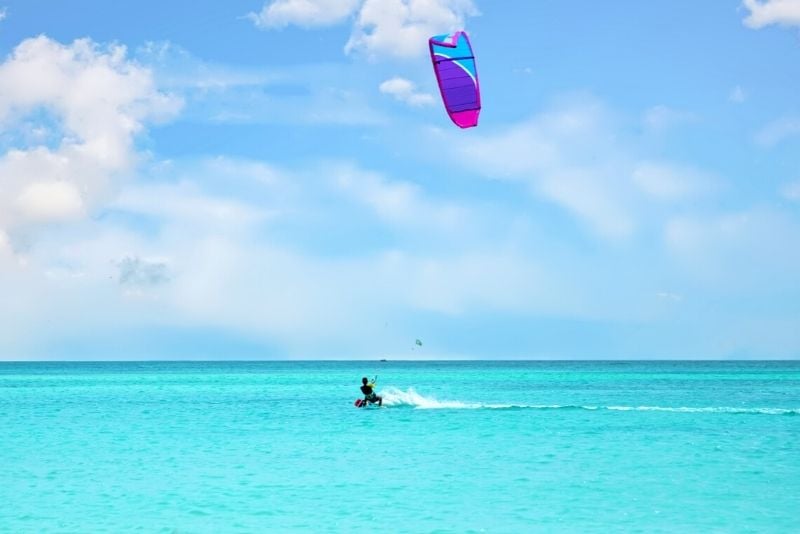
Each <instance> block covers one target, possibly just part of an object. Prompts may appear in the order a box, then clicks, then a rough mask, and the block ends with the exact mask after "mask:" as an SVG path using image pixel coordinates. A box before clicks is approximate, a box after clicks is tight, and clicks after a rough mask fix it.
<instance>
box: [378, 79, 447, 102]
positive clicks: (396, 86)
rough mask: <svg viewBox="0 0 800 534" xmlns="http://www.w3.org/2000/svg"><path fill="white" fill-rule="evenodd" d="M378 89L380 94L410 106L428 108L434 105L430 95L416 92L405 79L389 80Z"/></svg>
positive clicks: (412, 85)
mask: <svg viewBox="0 0 800 534" xmlns="http://www.w3.org/2000/svg"><path fill="white" fill-rule="evenodd" d="M379 89H380V92H381V93H384V94H387V95H391V96H393V97H394V98H395V99H397V100H399V101H400V102H405V103H406V104H408V105H410V106H429V105H432V104H433V103H434V99H433V96H432V95H430V94H428V93H421V92H419V91H417V87H416V85H414V82H412V81H411V80H406V79H405V78H399V77H395V78H390V79H388V80H386V81H385V82H383V83H381V85H380V87H379Z"/></svg>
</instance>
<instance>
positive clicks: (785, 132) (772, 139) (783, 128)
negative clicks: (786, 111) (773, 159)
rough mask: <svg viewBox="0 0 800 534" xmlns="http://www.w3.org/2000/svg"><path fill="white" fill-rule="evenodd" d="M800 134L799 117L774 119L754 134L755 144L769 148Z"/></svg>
mask: <svg viewBox="0 0 800 534" xmlns="http://www.w3.org/2000/svg"><path fill="white" fill-rule="evenodd" d="M798 134H800V117H796V116H788V117H781V118H779V119H775V120H774V121H772V122H770V123H768V124H767V125H766V126H764V127H763V128H761V130H759V131H758V132H757V133H756V136H755V140H756V143H758V144H759V145H762V146H766V147H771V146H774V145H777V144H778V143H780V142H782V141H784V140H786V139H788V138H790V137H794V136H796V135H798Z"/></svg>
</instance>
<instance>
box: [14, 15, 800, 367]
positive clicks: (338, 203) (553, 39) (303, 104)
mask: <svg viewBox="0 0 800 534" xmlns="http://www.w3.org/2000/svg"><path fill="white" fill-rule="evenodd" d="M457 29H465V30H466V31H467V32H468V33H469V35H470V38H471V41H472V44H473V47H474V52H475V55H476V64H477V69H478V77H479V80H480V84H481V91H482V96H481V100H482V106H483V108H482V111H481V115H480V123H479V125H478V126H477V127H476V128H471V129H464V130H462V129H459V128H457V127H456V126H455V125H453V124H452V123H451V122H450V120H449V119H448V117H447V115H446V113H445V111H444V108H443V106H442V103H441V99H440V96H439V93H438V86H437V84H436V80H435V76H434V74H433V71H432V68H431V64H430V58H429V56H428V50H427V39H428V37H430V36H432V35H436V34H442V33H447V32H450V31H454V30H457ZM0 58H1V59H0V360H116V359H376V358H389V359H790V358H800V99H799V98H798V95H800V0H744V1H741V0H719V1H716V2H697V1H695V0H691V1H690V0H653V1H648V2H641V1H634V0H619V1H616V2H585V1H577V0H536V1H514V0H499V1H492V2H489V1H488V0H267V1H266V2H265V1H264V0H231V1H228V2H210V1H209V2H197V3H195V4H194V5H193V6H192V7H191V8H187V7H186V5H185V4H184V3H180V2H161V1H151V0H137V1H135V2H134V1H129V0H120V1H119V2H106V1H100V0H74V1H71V2H58V1H54V0H48V1H45V0H19V1H16V0H15V1H9V0H5V1H4V0H0ZM417 339H419V340H421V341H422V346H419V345H417V344H416V343H415V340H417Z"/></svg>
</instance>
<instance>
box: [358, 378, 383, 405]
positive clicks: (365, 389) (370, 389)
mask: <svg viewBox="0 0 800 534" xmlns="http://www.w3.org/2000/svg"><path fill="white" fill-rule="evenodd" d="M375 380H377V377H375V379H374V380H373V381H372V382H370V381H369V380H367V377H366V376H365V377H364V378H362V379H361V393H363V394H364V402H363V404H361V406H366V405H367V402H370V403H372V404H375V403H376V402H377V403H378V406H383V397H380V396H378V395H377V394H376V393H375Z"/></svg>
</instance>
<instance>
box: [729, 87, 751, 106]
mask: <svg viewBox="0 0 800 534" xmlns="http://www.w3.org/2000/svg"><path fill="white" fill-rule="evenodd" d="M728 100H729V101H731V102H733V103H735V104H741V103H742V102H744V101H745V100H747V93H745V91H744V89H742V88H741V86H739V85H737V86H736V87H734V88H733V89H731V92H730V94H729V95H728Z"/></svg>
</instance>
